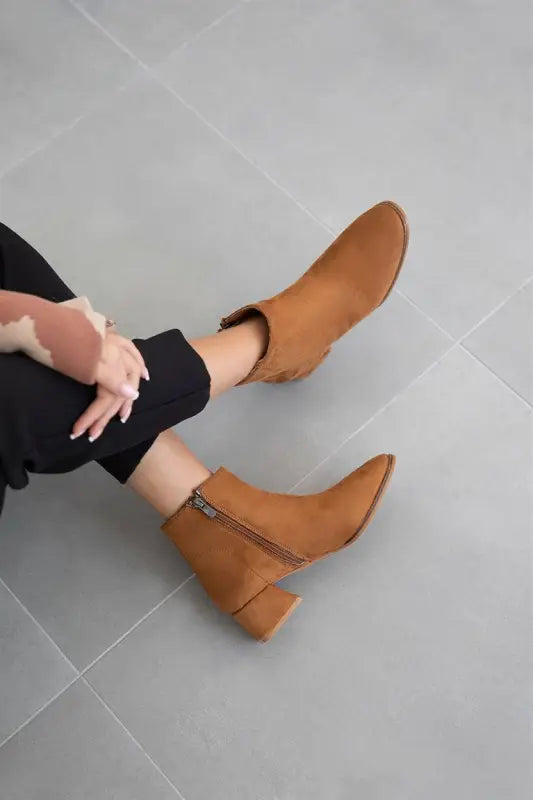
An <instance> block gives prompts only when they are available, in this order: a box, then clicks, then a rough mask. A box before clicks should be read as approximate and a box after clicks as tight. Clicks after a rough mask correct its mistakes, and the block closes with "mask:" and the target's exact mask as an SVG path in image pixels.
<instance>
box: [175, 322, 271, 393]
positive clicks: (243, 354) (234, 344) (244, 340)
mask: <svg viewBox="0 0 533 800" xmlns="http://www.w3.org/2000/svg"><path fill="white" fill-rule="evenodd" d="M190 345H191V346H192V347H193V349H194V350H196V352H197V353H198V355H199V356H200V358H202V359H203V362H204V364H205V366H206V367H207V371H208V372H209V375H210V376H211V395H210V396H211V398H213V397H218V395H219V394H222V393H223V392H225V391H227V390H228V389H231V388H232V387H233V386H236V385H237V384H238V383H240V382H241V381H242V380H244V379H245V378H246V377H247V376H248V375H249V374H250V372H251V371H252V369H253V368H254V367H255V365H256V364H257V362H258V361H259V359H260V358H262V357H263V355H264V354H265V352H266V349H267V347H268V327H267V323H266V321H265V319H264V318H263V317H262V316H259V315H257V316H256V317H252V318H250V319H248V320H246V322H243V323H241V324H240V325H236V326H235V327H234V328H227V329H226V330H223V331H220V332H219V333H215V334H213V335H212V336H206V337H205V338H203V339H194V340H193V341H191V342H190Z"/></svg>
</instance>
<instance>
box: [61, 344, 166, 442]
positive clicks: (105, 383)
mask: <svg viewBox="0 0 533 800" xmlns="http://www.w3.org/2000/svg"><path fill="white" fill-rule="evenodd" d="M141 377H142V378H144V379H145V380H147V381H148V380H150V376H149V374H148V370H147V369H146V365H145V363H144V360H143V357H142V356H141V354H140V353H139V351H138V350H137V348H136V347H135V345H134V344H133V342H132V341H130V340H129V339H125V338H124V337H123V336H119V335H118V334H117V333H114V332H112V331H110V332H108V334H107V336H106V339H105V342H104V346H103V348H102V355H101V358H100V361H99V363H98V366H97V370H96V384H97V390H96V398H95V399H94V400H93V402H92V403H91V405H90V406H89V407H88V408H87V409H86V411H84V412H83V414H82V415H81V417H80V418H79V419H78V420H77V421H76V423H75V424H74V427H73V429H72V433H71V436H70V438H71V439H77V438H78V437H79V436H82V435H83V434H84V433H88V434H89V441H90V442H94V441H95V440H96V439H98V437H99V436H101V435H102V433H103V432H104V429H105V427H106V425H107V423H108V422H109V421H110V420H111V419H113V417H114V416H115V415H116V414H119V415H120V420H121V422H127V421H128V419H129V416H130V414H131V410H132V407H133V403H134V401H135V400H136V399H137V398H138V396H139V384H140V381H141Z"/></svg>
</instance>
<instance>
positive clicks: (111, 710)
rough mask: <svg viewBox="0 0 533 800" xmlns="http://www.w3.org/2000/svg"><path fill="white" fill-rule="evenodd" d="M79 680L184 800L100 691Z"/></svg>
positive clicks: (83, 679) (87, 682)
mask: <svg viewBox="0 0 533 800" xmlns="http://www.w3.org/2000/svg"><path fill="white" fill-rule="evenodd" d="M80 680H81V681H82V683H83V684H84V685H85V686H86V687H87V688H88V689H89V691H90V692H92V694H93V695H94V696H95V697H96V698H97V700H98V701H99V702H100V704H101V705H102V707H103V708H104V709H105V710H106V712H107V713H108V714H109V715H110V716H111V718H112V719H113V720H114V721H115V722H116V723H117V724H118V725H119V726H120V728H121V729H122V730H123V731H124V733H126V735H127V736H128V738H129V739H131V741H132V742H133V743H134V744H135V746H136V747H137V749H138V750H140V752H141V753H142V754H143V756H144V757H145V758H146V759H147V760H148V762H149V763H150V764H151V766H152V767H153V768H154V769H155V770H156V772H157V773H158V774H159V775H160V776H161V777H162V778H163V779H164V781H165V782H166V783H167V785H168V786H169V787H170V788H171V789H172V790H173V791H174V792H175V794H176V797H178V798H179V800H185V797H184V795H183V794H182V793H181V792H180V790H179V789H178V787H177V786H176V785H175V784H174V783H173V782H172V781H171V780H170V778H169V777H168V775H167V774H166V773H165V772H164V771H163V770H162V769H161V767H160V766H159V764H158V763H157V762H156V761H155V760H154V759H153V758H152V756H151V755H150V754H149V753H148V752H147V751H146V750H145V749H144V747H143V746H142V744H141V743H140V742H139V740H138V739H137V738H136V737H135V736H134V735H133V733H132V732H131V731H130V729H129V728H128V727H127V726H126V725H125V724H124V722H123V721H122V720H121V719H120V717H119V716H118V715H117V714H116V712H115V711H113V709H112V708H111V706H110V705H109V704H108V703H107V702H106V701H105V700H104V698H103V697H102V695H101V694H100V692H98V690H97V689H96V688H95V687H94V686H93V684H92V683H91V682H90V681H89V680H88V678H87V677H86V676H85V675H80Z"/></svg>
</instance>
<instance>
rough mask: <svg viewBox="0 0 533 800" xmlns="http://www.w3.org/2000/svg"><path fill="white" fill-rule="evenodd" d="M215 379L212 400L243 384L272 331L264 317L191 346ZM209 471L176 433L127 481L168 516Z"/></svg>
mask: <svg viewBox="0 0 533 800" xmlns="http://www.w3.org/2000/svg"><path fill="white" fill-rule="evenodd" d="M190 344H191V346H192V347H193V349H194V350H195V351H196V352H197V353H198V355H199V356H200V357H201V358H202V359H203V362H204V364H205V365H206V367H207V371H208V372H209V375H210V377H211V392H210V396H211V398H213V397H217V396H218V395H220V394H222V393H223V392H225V391H227V390H228V389H230V388H231V387H232V386H235V385H236V384H238V383H240V381H242V380H243V379H244V378H246V376H247V375H248V374H249V373H250V372H251V370H252V369H253V367H254V366H255V364H256V363H257V361H258V360H259V359H260V358H261V357H262V356H263V354H264V352H265V350H266V347H267V344H268V329H267V326H266V323H265V321H264V319H263V318H262V317H259V316H258V317H253V318H252V319H249V320H247V321H246V322H244V323H242V325H238V326H236V327H235V328H228V329H227V330H225V331H221V332H220V333H215V334H213V335H212V336H206V337H205V338H203V339H196V340H194V341H192V342H190ZM210 474H211V473H210V472H209V470H208V469H207V467H206V466H204V464H202V462H201V461H199V460H198V459H197V458H196V456H195V455H194V454H193V453H191V451H190V450H189V448H188V447H187V446H186V445H185V444H184V442H183V441H182V440H181V439H180V438H179V436H177V435H176V434H175V433H174V431H172V430H167V431H165V432H164V433H162V434H160V435H159V436H158V437H157V439H156V440H155V442H154V443H153V444H152V446H151V447H150V449H149V450H148V451H147V452H146V453H145V455H144V456H143V458H142V459H141V461H140V463H139V464H138V466H137V468H136V469H135V471H134V472H133V474H132V475H131V477H130V478H129V480H128V486H130V487H131V488H132V489H133V490H134V491H135V492H136V493H137V494H138V495H140V496H141V497H143V498H144V499H145V500H147V501H148V502H149V503H150V504H151V505H152V506H153V507H154V508H155V509H156V510H157V511H159V513H160V514H162V515H163V516H164V517H170V516H171V514H173V513H174V512H175V511H177V510H178V509H179V508H180V507H181V506H182V505H183V503H184V502H185V501H186V500H187V498H188V497H190V495H191V494H192V492H193V491H194V490H195V489H196V487H197V486H199V485H200V484H201V483H203V482H204V481H205V480H207V478H209V476H210Z"/></svg>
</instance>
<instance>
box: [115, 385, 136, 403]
mask: <svg viewBox="0 0 533 800" xmlns="http://www.w3.org/2000/svg"><path fill="white" fill-rule="evenodd" d="M120 393H121V394H122V395H123V396H124V397H128V398H129V399H130V400H137V398H138V397H139V392H137V391H135V389H134V388H133V386H130V385H129V383H123V384H122V386H121V387H120Z"/></svg>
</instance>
